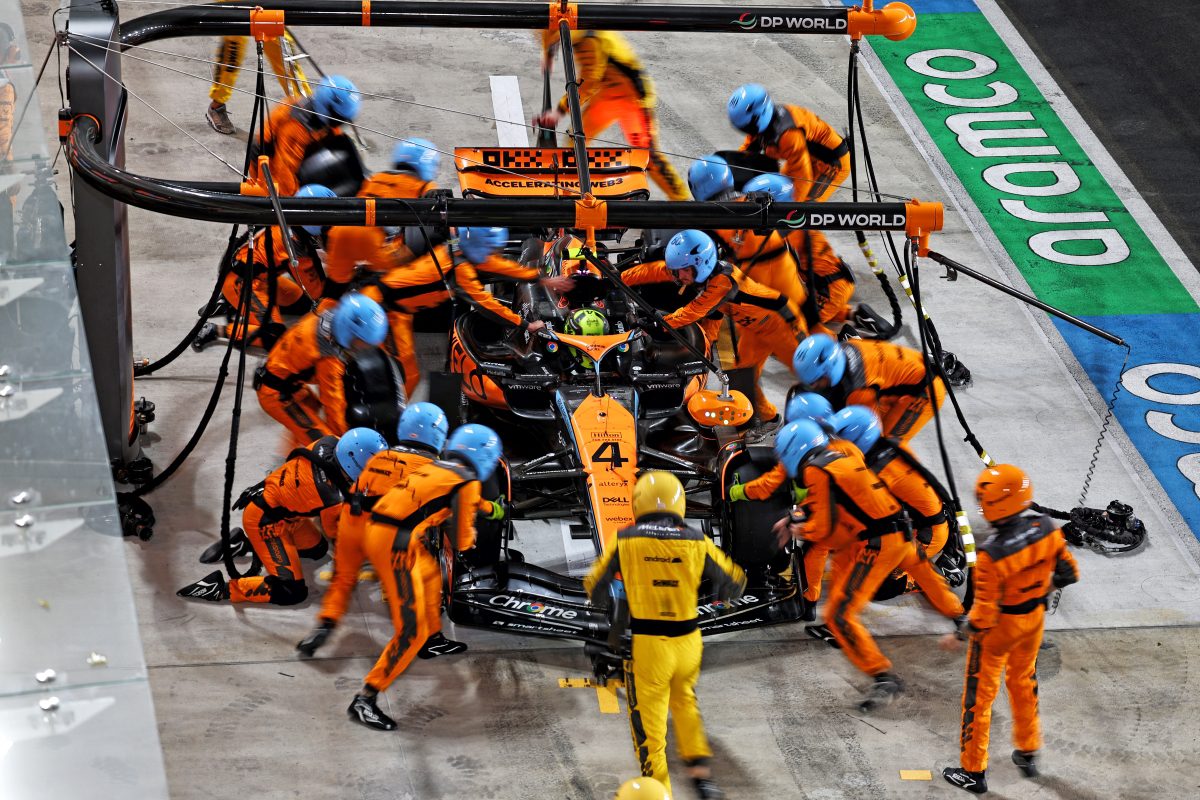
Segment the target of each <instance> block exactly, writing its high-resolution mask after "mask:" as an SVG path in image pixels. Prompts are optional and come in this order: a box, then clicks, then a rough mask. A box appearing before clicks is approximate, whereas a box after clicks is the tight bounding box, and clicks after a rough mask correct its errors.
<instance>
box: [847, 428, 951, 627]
mask: <svg viewBox="0 0 1200 800" xmlns="http://www.w3.org/2000/svg"><path fill="white" fill-rule="evenodd" d="M833 426H834V430H835V431H837V435H838V436H840V437H841V438H843V439H845V440H846V441H849V442H852V443H853V444H854V446H855V447H857V448H858V449H859V450H860V451H861V452H862V454H863V460H864V461H865V462H866V464H867V467H868V468H870V470H871V471H872V472H874V473H875V474H876V475H878V476H879V479H880V480H882V481H883V485H884V486H886V487H887V490H888V491H889V492H891V493H892V496H893V497H895V498H896V499H897V500H899V501H900V504H901V505H902V506H904V510H905V512H906V513H907V514H908V519H909V524H910V525H911V526H912V528H913V530H915V531H916V536H915V539H916V541H915V542H909V552H908V554H907V555H906V556H905V558H904V560H903V561H901V562H900V564H899V565H898V566H897V567H896V570H895V572H893V573H892V576H891V577H890V578H889V582H895V583H897V584H898V586H897V588H894V589H890V590H889V587H888V586H886V585H885V587H884V589H885V591H886V592H887V593H886V594H879V595H878V596H879V598H880V599H886V598H888V597H893V596H895V595H896V594H900V593H903V592H905V591H907V590H908V586H909V585H910V584H913V583H915V585H916V588H919V589H920V590H921V592H922V594H924V595H925V597H926V599H928V600H929V602H930V603H931V604H932V605H933V607H934V608H935V609H936V610H937V612H938V613H939V614H941V615H942V616H943V617H946V618H948V619H958V618H959V617H961V616H962V615H963V606H962V603H961V602H960V601H959V599H958V597H956V596H955V594H954V592H952V591H950V586H949V584H947V582H946V579H945V578H944V577H942V574H941V573H940V572H938V571H937V570H936V569H934V568H933V557H934V556H936V555H937V553H939V552H941V549H942V547H944V546H945V544H946V539H947V537H948V536H949V524H948V523H947V521H946V509H945V507H944V504H943V502H942V498H941V497H939V496H938V493H937V492H936V491H935V490H934V488H933V485H932V483H936V480H934V478H933V475H931V474H930V473H929V471H928V470H926V469H925V468H924V467H923V466H921V463H920V462H919V461H917V457H916V456H914V455H913V454H912V452H910V451H909V450H908V448H906V447H904V446H903V445H901V444H900V443H899V442H897V441H896V440H894V439H886V438H884V437H882V436H880V430H881V429H880V425H879V418H878V417H876V416H875V412H873V411H872V410H871V409H869V408H867V407H865V406H849V407H847V408H843V409H842V410H841V411H839V412H838V413H837V414H836V415H834V421H833ZM931 481H932V483H931ZM935 545H936V548H937V549H936V550H935V549H933V548H934V546H935ZM931 554H932V555H931Z"/></svg>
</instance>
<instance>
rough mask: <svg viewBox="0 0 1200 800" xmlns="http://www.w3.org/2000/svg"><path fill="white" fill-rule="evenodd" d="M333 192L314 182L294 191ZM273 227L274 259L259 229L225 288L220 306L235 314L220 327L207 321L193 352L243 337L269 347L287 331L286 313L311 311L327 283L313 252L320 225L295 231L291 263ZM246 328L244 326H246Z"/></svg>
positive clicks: (305, 193) (306, 194)
mask: <svg viewBox="0 0 1200 800" xmlns="http://www.w3.org/2000/svg"><path fill="white" fill-rule="evenodd" d="M335 196H336V195H334V193H333V192H332V191H331V190H330V189H328V188H326V187H324V186H321V185H320V184H315V183H310V184H308V185H306V186H301V187H300V191H298V192H296V197H335ZM270 230H271V237H270V238H271V250H272V256H273V261H271V260H268V258H267V232H266V231H265V230H259V231H258V232H256V233H255V234H254V246H253V248H251V247H250V244H249V243H247V244H244V245H242V247H241V248H240V249H239V250H238V251H237V252H236V253H235V254H234V256H233V264H232V266H231V269H230V270H229V273H228V274H227V275H226V276H225V282H224V284H223V285H222V286H221V298H222V300H223V301H224V302H223V303H222V307H223V308H225V309H226V310H228V312H229V313H230V314H231V315H232V318H231V319H230V321H229V322H227V323H225V324H224V325H223V326H220V327H218V326H217V325H216V324H215V323H212V322H206V323H205V324H204V325H203V326H202V327H201V328H200V332H199V333H197V334H196V339H195V340H194V341H193V342H192V349H193V350H196V351H197V352H200V351H202V350H203V349H204V348H205V347H207V346H208V345H210V344H212V343H213V342H215V341H218V340H224V341H229V340H230V339H233V340H234V341H235V342H241V341H243V336H245V341H247V342H249V343H250V344H254V343H256V342H257V343H259V344H261V345H262V347H264V348H265V349H267V350H270V349H271V347H273V346H274V344H275V342H276V341H278V340H279V337H280V336H281V335H282V334H283V332H284V325H283V315H284V314H286V315H289V316H300V315H302V314H307V313H308V312H309V311H312V309H313V300H314V299H318V298H320V297H321V295H322V293H323V291H324V287H325V281H324V278H323V277H322V276H321V269H320V266H319V264H318V263H317V262H316V261H315V260H314V257H311V256H310V255H309V253H315V250H316V242H315V241H314V240H313V239H312V238H310V237H318V236H320V235H321V228H320V227H319V226H316V225H304V226H303V234H301V233H299V232H298V229H295V228H293V229H291V231H290V232H291V236H292V249H293V251H294V252H295V253H296V258H297V261H298V263H295V264H293V263H291V261H290V259H289V257H288V251H287V243H286V242H284V240H283V233H282V229H281V228H279V227H278V226H273V227H272V228H271V229H270ZM306 240H307V241H306ZM289 265H290V269H289ZM272 272H274V273H275V307H274V309H272V311H271V318H270V320H266V315H267V307H268V306H269V305H270V300H271V297H270V288H271V280H270V275H271V273H272ZM289 272H290V273H292V274H294V275H296V277H298V278H299V279H300V280H299V282H297V281H295V280H293V279H292V277H291V276H290V275H289ZM250 276H253V277H252V278H251V283H250V291H251V294H250V306H249V308H248V309H247V312H246V317H245V319H239V318H237V309H238V308H240V307H241V303H242V287H243V282H244V281H245V280H246V278H247V277H250ZM243 326H245V327H246V330H242V328H243Z"/></svg>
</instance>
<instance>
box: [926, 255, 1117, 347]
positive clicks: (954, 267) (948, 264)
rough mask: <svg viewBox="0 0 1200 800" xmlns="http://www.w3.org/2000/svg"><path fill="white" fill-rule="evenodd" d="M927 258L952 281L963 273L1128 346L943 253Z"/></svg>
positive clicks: (1109, 340)
mask: <svg viewBox="0 0 1200 800" xmlns="http://www.w3.org/2000/svg"><path fill="white" fill-rule="evenodd" d="M926 256H928V257H929V258H931V259H933V260H934V261H936V262H937V263H939V264H941V265H942V266H943V267H945V268H946V269H948V270H949V271H950V275H949V276H948V277H949V278H950V280H954V279H955V277H956V275H955V273H959V272H961V273H962V274H963V275H966V276H967V277H968V278H974V279H975V280H977V281H979V282H980V283H982V284H984V285H985V286H990V287H992V288H993V289H998V290H999V291H1001V292H1004V293H1005V294H1006V295H1008V296H1009V297H1015V298H1017V299H1018V300H1020V301H1021V302H1022V303H1026V304H1027V305H1031V306H1033V307H1034V308H1040V309H1041V310H1042V311H1045V312H1046V313H1047V314H1053V315H1054V316H1056V317H1058V318H1059V319H1061V320H1063V321H1064V322H1069V323H1071V324H1072V325H1074V326H1075V327H1077V328H1082V329H1083V330H1085V331H1087V332H1088V333H1091V334H1095V335H1096V336H1099V337H1100V338H1101V339H1104V340H1105V341H1107V342H1112V343H1113V344H1119V345H1121V346H1122V347H1125V346H1126V344H1125V340H1124V339H1122V338H1121V337H1120V336H1117V335H1116V334H1113V333H1109V332H1108V331H1106V330H1104V329H1103V328H1097V327H1096V326H1095V325H1092V324H1090V323H1087V322H1084V321H1083V320H1081V319H1080V318H1079V317H1073V316H1071V315H1070V314H1068V313H1067V312H1065V311H1060V310H1059V309H1057V308H1055V307H1054V306H1052V305H1050V304H1048V303H1043V302H1042V301H1041V300H1038V299H1037V298H1036V297H1034V296H1032V295H1028V294H1025V293H1024V292H1022V291H1019V290H1017V289H1014V288H1013V287H1011V286H1005V285H1004V284H1003V283H1000V281H997V280H995V279H993V278H989V277H988V276H987V275H984V274H983V273H980V272H976V271H975V270H973V269H971V268H970V267H964V266H963V265H962V264H960V263H958V262H957V261H955V260H954V259H952V258H949V257H947V256H944V255H942V254H941V253H935V252H934V251H932V250H930V251H929V252H928V253H926Z"/></svg>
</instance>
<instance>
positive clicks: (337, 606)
mask: <svg viewBox="0 0 1200 800" xmlns="http://www.w3.org/2000/svg"><path fill="white" fill-rule="evenodd" d="M436 457H437V454H436V453H434V452H433V451H431V450H424V449H422V448H420V447H416V446H412V445H399V446H397V447H393V448H391V449H388V450H382V451H380V452H378V453H376V454H375V455H373V456H371V458H370V460H369V461H367V464H366V466H365V467H363V471H362V474H361V475H360V476H359V477H358V480H357V481H355V483H354V486H353V487H351V489H350V493H349V494H348V495H347V498H346V502H345V503H343V504H342V511H341V516H340V517H338V525H337V541H336V542H335V543H334V557H333V580H332V581H331V582H330V584H329V589H328V590H327V591H326V592H325V598H324V600H323V602H322V603H321V611H320V613H319V614H317V619H318V620H328V621H330V622H335V623H336V622H340V621H341V619H342V617H343V616H344V615H345V613H346V608H347V606H348V605H349V603H350V594H351V593H352V592H353V591H354V586H355V584H356V583H357V582H358V569H359V567H360V566H362V563H363V562H364V561H365V560H366V552H365V551H364V549H363V548H364V546H365V544H366V532H367V523H368V522H369V520H370V518H371V512H372V511H373V510H374V509H375V506H376V504H378V502H379V500H380V499H381V498H382V497H383V496H384V495H385V494H387V493H388V491H390V490H391V489H392V488H394V487H395V486H397V485H399V484H400V483H402V482H403V481H404V479H405V478H407V477H408V476H409V475H410V474H412V473H413V472H415V471H416V470H418V469H420V468H422V467H424V466H425V465H427V464H429V463H430V462H432V461H433V460H434V458H436ZM492 509H493V505H492V503H491V501H488V500H481V501H480V504H479V512H480V513H482V514H490V513H491V512H492ZM425 577H426V584H425V597H427V598H433V597H438V598H440V597H441V594H442V576H441V573H440V572H436V571H429V572H428V574H427V575H426V576H425ZM428 609H430V610H435V611H436V612H437V613H436V614H434V615H432V616H431V617H430V618H429V619H428V620H426V622H427V625H428V627H429V632H430V633H431V634H434V633H437V632H438V631H440V630H441V629H442V615H441V601H440V600H439V601H438V603H437V604H436V605H435V604H432V603H431V604H429V606H428Z"/></svg>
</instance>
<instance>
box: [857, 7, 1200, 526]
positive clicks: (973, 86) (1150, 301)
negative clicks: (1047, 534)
mask: <svg viewBox="0 0 1200 800" xmlns="http://www.w3.org/2000/svg"><path fill="white" fill-rule="evenodd" d="M843 2H845V4H846V5H854V3H853V2H851V0H843ZM909 2H910V5H912V6H913V8H914V10H915V11H916V12H917V15H918V20H919V22H918V25H917V31H916V33H915V34H914V35H913V36H912V37H911V38H909V39H907V40H905V41H902V42H888V41H884V40H882V39H880V40H877V41H876V40H873V41H871V43H870V45H869V47H871V48H872V49H873V50H874V52H875V54H876V55H877V56H878V58H879V60H880V62H882V64H883V66H884V68H885V69H886V71H887V73H888V75H889V76H890V77H891V79H892V81H893V82H894V84H895V87H896V89H897V90H898V92H899V94H900V95H901V96H902V97H903V100H904V101H905V102H906V103H907V105H908V106H909V107H910V108H911V114H910V115H907V116H909V117H910V119H911V116H913V115H915V118H916V120H917V121H918V122H919V124H920V125H921V126H922V127H923V128H924V134H925V135H924V136H922V135H921V132H919V131H918V132H916V133H917V138H918V139H919V140H924V141H923V142H919V144H922V143H923V144H927V145H929V144H931V145H932V146H933V147H934V148H936V150H937V151H939V152H940V155H941V159H942V160H944V163H945V164H946V165H948V167H949V169H950V171H951V172H952V173H953V175H954V177H956V178H957V180H958V182H959V183H960V186H959V187H951V189H952V193H953V194H955V195H956V197H957V199H958V200H959V201H960V203H961V204H963V205H964V206H966V205H969V204H973V205H974V206H975V208H976V209H977V213H969V214H968V215H967V216H968V218H971V219H974V220H975V221H976V222H979V221H980V220H982V224H983V225H986V227H987V228H988V229H990V233H991V236H992V237H994V241H993V242H991V244H993V245H994V244H996V243H998V245H999V247H1000V248H1002V250H1003V253H1004V254H1007V256H1008V258H1009V259H1011V263H1012V264H1013V265H1014V266H1015V268H1016V270H1017V271H1018V272H1019V273H1020V277H1022V278H1024V280H1025V281H1026V282H1027V283H1028V286H1029V288H1030V289H1031V290H1032V292H1033V294H1035V295H1036V296H1037V297H1038V298H1040V299H1041V300H1043V301H1045V302H1047V303H1050V304H1051V305H1054V306H1058V307H1059V308H1061V309H1063V310H1064V311H1066V312H1067V313H1070V314H1074V315H1077V316H1079V317H1082V318H1083V319H1084V320H1086V321H1088V322H1090V323H1092V324H1094V325H1097V326H1099V327H1102V328H1105V329H1107V330H1109V331H1112V332H1113V333H1115V334H1117V335H1119V336H1121V337H1122V338H1124V339H1125V340H1126V341H1128V342H1129V343H1130V345H1131V346H1132V354H1131V356H1130V358H1129V363H1128V364H1127V365H1126V366H1125V369H1124V371H1123V372H1121V366H1122V361H1123V359H1124V352H1123V350H1122V349H1121V348H1119V347H1117V346H1114V345H1110V344H1108V343H1107V342H1104V341H1102V340H1100V339H1098V338H1096V337H1094V336H1091V335H1090V334H1088V333H1086V332H1084V331H1082V330H1079V329H1078V328H1075V327H1073V326H1071V325H1068V324H1066V323H1063V322H1061V321H1059V320H1057V319H1055V320H1054V324H1055V327H1056V328H1057V329H1058V330H1059V332H1060V333H1061V334H1062V337H1063V339H1064V340H1065V341H1066V343H1067V345H1068V346H1069V347H1070V349H1071V351H1072V352H1073V353H1074V355H1075V357H1076V358H1077V359H1078V361H1079V364H1080V365H1081V366H1082V367H1083V369H1084V371H1086V373H1087V376H1088V377H1089V378H1090V379H1091V381H1092V383H1093V384H1094V385H1095V387H1096V390H1097V391H1098V392H1099V394H1100V396H1101V397H1103V398H1104V399H1105V400H1106V401H1107V400H1108V399H1109V398H1110V397H1111V396H1112V392H1113V387H1114V385H1115V384H1116V381H1117V380H1118V378H1120V380H1121V391H1120V393H1119V396H1118V400H1117V403H1116V418H1117V420H1118V421H1119V422H1120V424H1121V426H1122V427H1123V428H1124V430H1125V432H1126V433H1127V434H1128V436H1129V438H1130V440H1131V441H1132V442H1133V444H1134V446H1135V447H1137V449H1138V450H1139V451H1140V453H1141V456H1142V458H1143V459H1144V460H1145V462H1146V464H1147V465H1148V466H1149V467H1150V469H1151V470H1152V471H1153V473H1154V475H1155V476H1156V477H1157V479H1158V481H1159V483H1160V484H1161V485H1162V487H1163V488H1164V489H1165V490H1166V492H1167V494H1168V496H1169V497H1170V499H1171V501H1172V502H1173V503H1174V504H1175V506H1176V508H1177V509H1178V511H1179V513H1180V515H1181V516H1182V517H1183V520H1184V522H1185V523H1186V524H1187V526H1188V527H1189V528H1190V529H1191V531H1192V533H1193V534H1194V535H1196V536H1197V537H1200V431H1198V430H1197V429H1200V413H1198V411H1197V406H1200V385H1198V383H1197V381H1198V380H1200V307H1198V306H1197V303H1196V299H1195V298H1196V297H1197V296H1200V293H1198V292H1197V275H1196V272H1195V269H1194V268H1193V266H1192V265H1191V264H1190V263H1189V262H1188V261H1187V259H1186V258H1185V257H1184V256H1183V254H1182V253H1181V252H1180V250H1179V248H1178V247H1177V246H1176V244H1175V242H1174V241H1173V240H1172V239H1171V237H1170V235H1169V234H1168V233H1167V232H1166V231H1165V230H1164V229H1163V228H1162V226H1161V224H1160V223H1159V222H1158V220H1157V219H1156V218H1155V217H1154V215H1153V213H1152V212H1150V210H1149V208H1148V207H1147V206H1146V204H1145V202H1144V201H1143V200H1142V199H1141V197H1140V196H1139V195H1138V194H1137V191H1136V190H1135V189H1134V188H1133V187H1132V186H1131V185H1129V184H1128V181H1127V179H1125V177H1124V175H1123V174H1122V173H1121V171H1120V169H1119V167H1118V166H1117V165H1116V164H1115V163H1113V162H1112V161H1111V159H1110V158H1109V157H1108V155H1107V153H1105V152H1104V150H1103V147H1102V146H1101V145H1100V144H1099V142H1098V141H1097V140H1096V139H1095V137H1094V135H1093V134H1092V133H1091V131H1090V130H1089V129H1088V127H1087V125H1086V123H1084V122H1083V120H1082V119H1081V118H1080V117H1079V115H1078V113H1077V112H1075V110H1074V109H1073V108H1072V107H1071V106H1070V103H1069V102H1068V101H1067V100H1066V99H1065V98H1064V97H1063V96H1062V95H1061V93H1060V92H1058V91H1057V90H1056V89H1055V87H1054V84H1053V82H1052V81H1051V80H1050V78H1049V76H1048V75H1047V74H1046V73H1045V71H1044V70H1043V68H1042V67H1041V65H1040V64H1039V63H1038V62H1037V60H1036V58H1035V57H1034V55H1033V53H1032V52H1031V51H1030V50H1029V48H1028V47H1027V46H1026V45H1025V43H1024V41H1023V40H1021V39H1020V37H1019V35H1018V34H1017V33H1016V32H1015V30H1013V29H1012V27H1011V26H1010V25H1009V24H1008V22H1007V20H1006V19H1005V17H1004V15H1003V14H1002V13H1001V12H1000V11H999V10H998V9H997V8H996V6H995V5H994V4H993V3H991V2H990V0H981V2H980V3H979V4H977V3H976V2H973V0H909ZM985 12H986V13H985ZM1131 13H1136V12H1134V11H1131ZM1047 95H1049V97H1050V99H1049V100H1048V99H1047ZM926 137H927V138H926ZM930 155H933V154H932V153H931V154H930ZM935 160H936V159H935ZM984 238H985V239H988V238H989V237H988V236H984ZM926 264H928V262H926ZM929 266H932V265H929ZM927 269H928V267H927ZM1014 277H1015V276H1014ZM996 344H997V347H1000V348H1002V347H1004V346H1005V345H1004V343H1003V342H997V343H996ZM1119 373H1120V374H1119ZM1030 424H1035V423H1033V422H1032V421H1031V422H1030ZM994 455H995V456H996V457H997V458H999V459H1000V460H1005V458H1006V457H1007V458H1016V457H1017V455H1018V454H1005V453H995V454H994ZM1089 501H1090V502H1091V503H1093V504H1096V503H1100V502H1102V500H1101V498H1098V497H1091V498H1089ZM1104 502H1106V500H1105V501H1104Z"/></svg>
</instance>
